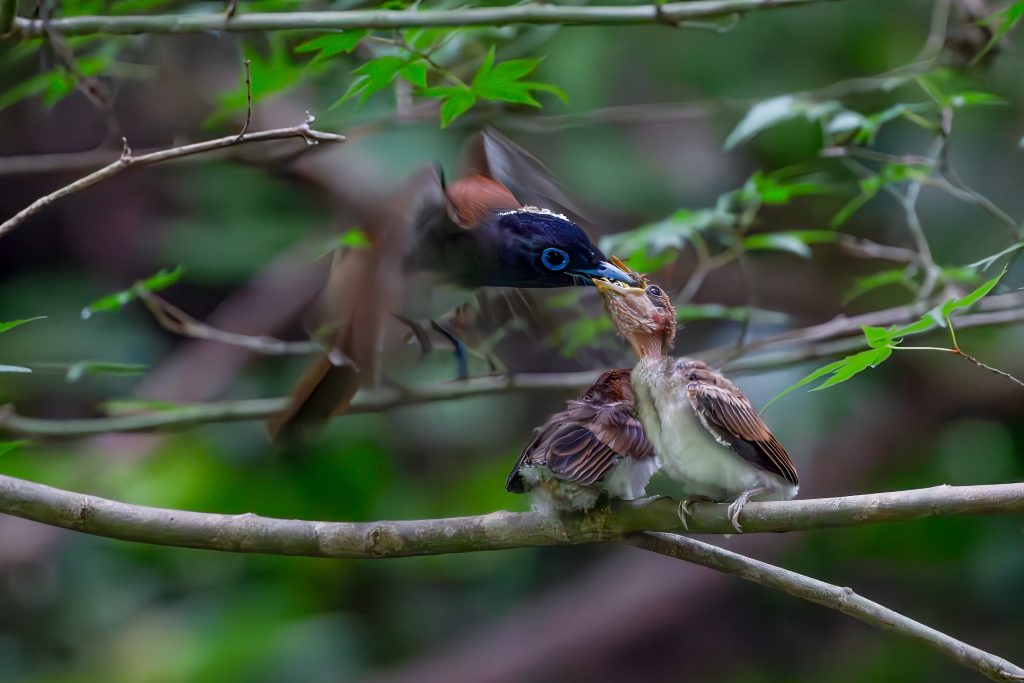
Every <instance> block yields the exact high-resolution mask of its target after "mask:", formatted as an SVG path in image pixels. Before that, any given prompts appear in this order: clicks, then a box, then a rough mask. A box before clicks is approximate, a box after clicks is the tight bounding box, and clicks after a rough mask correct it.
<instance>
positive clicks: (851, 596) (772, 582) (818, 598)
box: [633, 533, 1024, 681]
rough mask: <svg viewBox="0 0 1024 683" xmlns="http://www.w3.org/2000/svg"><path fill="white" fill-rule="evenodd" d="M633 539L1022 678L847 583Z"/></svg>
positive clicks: (719, 551)
mask: <svg viewBox="0 0 1024 683" xmlns="http://www.w3.org/2000/svg"><path fill="white" fill-rule="evenodd" d="M633 544H634V545H636V546H637V547H640V548H643V549H644V550H649V551H651V552H655V553H659V554H661V555H667V556H669V557H674V558H676V559H679V560H685V561H686V562H692V563H694V564H699V565H702V566H704V567H709V568H711V569H714V570H716V571H720V572H724V573H726V574H732V575H734V576H738V577H740V578H742V579H746V580H747V581H752V582H754V583H756V584H759V585H761V586H765V587H767V588H774V589H775V590H780V591H782V592H784V593H788V594H789V595H792V596H795V597H798V598H802V599H804V600H809V601H810V602H813V603H817V604H819V605H824V606H825V607H829V608H831V609H834V610H838V611H840V612H842V613H843V614H846V615H849V616H851V617H853V618H855V619H859V620H861V621H863V622H864V623H866V624H869V625H870V626H874V627H876V628H880V629H882V630H885V631H893V632H895V633H898V634H899V635H902V636H904V637H907V638H910V639H911V640H916V641H917V642H919V643H922V644H924V645H927V646H928V647H930V648H932V649H933V650H935V651H937V652H940V653H942V654H943V655H945V656H947V657H949V658H950V659H952V660H953V661H955V662H956V663H957V664H960V665H961V666H965V667H967V668H969V669H974V670H975V671H977V672H979V673H981V674H983V675H984V676H986V677H988V678H990V679H992V680H994V681H1019V680H1024V669H1022V668H1020V667H1019V666H1017V665H1016V664H1013V663H1012V662H1009V661H1007V660H1005V659H1003V658H1002V657H997V656H996V655H993V654H990V653H988V652H985V651H984V650H979V649H978V648H976V647H974V646H972V645H968V644H967V643H965V642H963V641H961V640H957V639H956V638H953V637H952V636H949V635H946V634H945V633H943V632H941V631H938V630H936V629H934V628H931V627H930V626H925V625H924V624H922V623H920V622H918V621H914V620H913V619H910V618H909V617H906V616H904V615H902V614H900V613H899V612H895V611H893V610H891V609H889V608H888V607H885V606H884V605H880V604H878V603H877V602H874V601H872V600H868V599H867V598H864V597H862V596H860V595H858V594H857V593H855V592H853V589H851V588H846V587H841V586H836V585H833V584H830V583H825V582H824V581H819V580H818V579H814V578H811V577H809V576H804V575H803V574H798V573H796V572H793V571H790V570H788V569H783V568H781V567H776V566H775V565H771V564H768V563H766V562H761V561H760V560H754V559H751V558H749V557H745V556H743V555H740V554H738V553H734V552H731V551H729V550H725V549H724V548H719V547H717V546H714V545H710V544H708V543H702V542H701V541H697V540H694V539H692V538H686V537H685V536H677V535H675V534H666V533H645V534H642V535H641V536H639V537H638V538H636V539H635V540H634V541H633Z"/></svg>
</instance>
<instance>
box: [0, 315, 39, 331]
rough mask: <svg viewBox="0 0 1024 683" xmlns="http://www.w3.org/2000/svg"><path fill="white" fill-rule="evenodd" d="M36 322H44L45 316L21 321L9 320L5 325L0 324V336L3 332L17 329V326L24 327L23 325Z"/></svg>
mask: <svg viewBox="0 0 1024 683" xmlns="http://www.w3.org/2000/svg"><path fill="white" fill-rule="evenodd" d="M36 320H46V316H45V315H37V316H36V317H34V318H22V319H21V320H11V321H10V322H6V323H2V322H0V334H3V333H4V332H7V331H9V330H13V329H14V328H15V327H18V326H19V325H24V324H25V323H30V322H34V321H36Z"/></svg>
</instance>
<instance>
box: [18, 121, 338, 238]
mask: <svg viewBox="0 0 1024 683" xmlns="http://www.w3.org/2000/svg"><path fill="white" fill-rule="evenodd" d="M313 120H314V119H313V117H312V116H309V117H308V118H307V119H306V121H305V122H303V123H301V124H300V125H298V126H290V127H288V128H275V129H272V130H263V131H256V132H254V133H246V134H244V135H241V136H239V135H228V136H227V137H223V138H217V139H215V140H207V141H205V142H196V143H193V144H191V145H183V146H181V147H171V148H169V149H164V150H160V151H157V152H150V153H149V154H142V155H139V156H133V155H131V154H128V155H124V154H122V155H121V157H120V158H119V159H118V160H117V161H115V162H113V163H111V164H108V165H107V166H104V167H103V168H101V169H99V170H98V171H95V172H94V173H90V174H89V175H87V176H85V177H84V178H79V179H78V180H76V181H75V182H73V183H71V184H70V185H65V186H64V187H62V188H60V189H59V190H56V191H54V192H51V193H50V194H48V195H46V196H45V197H40V198H39V199H37V200H36V201H34V202H32V203H31V204H29V205H28V206H27V207H25V208H24V209H22V210H21V211H19V212H18V213H16V214H15V215H14V216H13V217H11V218H9V219H8V220H6V221H4V222H3V223H2V224H0V237H3V236H4V235H6V234H7V233H8V232H10V231H11V230H13V229H14V228H15V227H17V226H18V225H19V224H21V223H23V222H24V221H25V220H26V219H27V218H28V217H29V216H31V215H32V214H34V213H36V212H38V211H39V210H41V209H43V208H45V207H47V206H49V205H50V204H52V203H54V202H55V201H57V200H58V199H61V198H63V197H66V196H68V195H69V194H73V193H75V192H78V191H80V190H84V189H85V188H87V187H92V186H93V185H95V184H96V183H99V182H101V181H103V180H106V179H107V178H110V177H112V176H114V175H117V174H118V173H120V172H121V171H123V170H124V169H126V168H132V167H136V166H149V165H151V164H156V163H160V162H163V161H170V160H172V159H180V158H182V157H187V156H191V155H193V154H202V153H203V152H209V151H211V150H216V149H223V148H225V147H232V146H234V145H238V144H245V143H249V142H262V141H265V140H283V139H286V138H295V137H298V138H302V139H303V140H305V141H306V144H308V145H316V144H319V143H321V142H344V141H345V136H344V135H337V134H335V133H325V132H323V131H319V130H314V129H313V128H311V127H310V124H311V123H312V122H313Z"/></svg>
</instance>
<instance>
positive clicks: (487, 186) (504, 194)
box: [444, 174, 520, 228]
mask: <svg viewBox="0 0 1024 683" xmlns="http://www.w3.org/2000/svg"><path fill="white" fill-rule="evenodd" d="M444 191H445V196H446V198H447V200H448V201H447V209H448V217H449V218H451V219H452V221H453V222H454V223H455V224H456V225H458V226H459V227H461V228H473V227H475V226H476V225H478V224H479V223H481V222H482V221H483V220H484V219H486V218H487V215H488V214H489V213H491V212H498V211H512V210H516V209H518V208H519V207H520V204H519V202H518V201H517V200H516V198H515V197H514V196H512V193H511V192H510V191H509V189H508V188H507V187H505V186H504V185H502V184H501V183H499V182H498V181H496V180H494V179H493V178H488V177H487V176H484V175H480V174H474V175H471V176H469V177H467V178H463V179H461V180H457V181H455V182H454V183H451V184H450V185H447V186H446V187H445V188H444Z"/></svg>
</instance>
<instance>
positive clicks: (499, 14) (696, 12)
mask: <svg viewBox="0 0 1024 683" xmlns="http://www.w3.org/2000/svg"><path fill="white" fill-rule="evenodd" d="M823 1H825V0H695V1H694V2H669V3H665V4H662V5H657V4H650V5H635V6H615V5H607V6H564V5H562V6H560V5H546V4H531V5H513V6H511V7H468V8H464V9H451V10H430V11H428V10H415V11H402V10H352V11H325V12H275V13H252V14H236V15H234V16H228V15H226V14H224V13H218V14H162V15H152V16H80V17H67V18H62V19H51V20H49V22H48V25H47V26H46V27H44V25H43V22H42V21H40V20H37V19H25V18H17V19H16V20H15V23H14V31H15V33H16V34H18V35H20V36H23V37H27V38H34V37H39V36H42V35H44V34H45V32H46V31H47V30H49V31H52V32H56V33H60V34H64V35H90V34H96V33H107V34H125V33H127V34H132V33H198V32H204V31H282V30H296V29H306V30H315V31H329V30H339V29H355V28H377V29H387V28H414V27H427V26H444V27H455V26H482V25H486V26H506V25H509V24H569V25H575V26H600V25H615V26H623V25H640V24H658V23H668V24H677V23H679V22H686V21H696V20H706V19H717V18H722V17H729V16H733V15H736V14H745V13H747V12H753V11H758V10H767V9H778V8H782V7H791V6H796V5H809V4H816V3H821V2H823Z"/></svg>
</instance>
